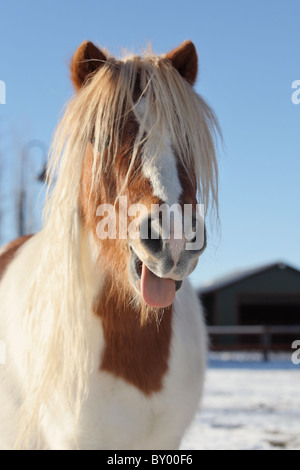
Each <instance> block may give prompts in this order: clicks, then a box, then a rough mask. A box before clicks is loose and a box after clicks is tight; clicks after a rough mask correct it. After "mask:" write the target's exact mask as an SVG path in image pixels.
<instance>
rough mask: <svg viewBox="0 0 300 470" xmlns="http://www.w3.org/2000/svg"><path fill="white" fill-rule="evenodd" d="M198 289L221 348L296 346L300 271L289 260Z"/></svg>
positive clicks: (299, 325) (299, 336)
mask: <svg viewBox="0 0 300 470" xmlns="http://www.w3.org/2000/svg"><path fill="white" fill-rule="evenodd" d="M198 293H199V298H200V299H201V301H202V303H203V304H204V307H205V312H206V320H207V324H208V325H209V326H211V328H210V331H211V333H213V335H214V338H213V345H215V346H216V347H218V346H220V347H222V346H224V345H228V346H230V345H231V346H232V348H234V347H236V348H238V347H243V348H244V349H245V347H246V346H247V345H248V346H251V345H254V344H264V345H265V347H267V346H268V347H270V344H272V348H273V349H276V348H277V349H287V348H289V349H290V348H291V342H292V341H293V340H295V339H300V271H299V270H297V269H295V268H293V267H291V266H288V265H287V264H285V263H282V262H278V263H274V264H270V265H267V266H262V267H258V268H256V269H252V270H247V271H243V272H239V273H236V274H234V275H232V276H227V277H225V278H222V279H219V280H217V281H215V282H213V283H211V284H209V285H206V286H205V287H202V288H201V289H199V292H198ZM222 332H223V333H224V334H225V333H227V334H226V336H224V335H222V336H221V333H222ZM236 332H239V333H238V334H234V333H236ZM264 333H265V334H264ZM258 338H260V341H258Z"/></svg>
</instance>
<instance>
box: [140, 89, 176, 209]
mask: <svg viewBox="0 0 300 470" xmlns="http://www.w3.org/2000/svg"><path fill="white" fill-rule="evenodd" d="M136 112H137V115H138V117H139V119H140V120H143V118H144V114H145V98H142V99H141V100H140V101H139V103H138V105H137V106H136ZM154 123H155V116H154V115H149V116H148V119H147V122H146V124H147V127H149V128H151V127H152V126H154ZM158 149H159V150H158ZM142 168H143V173H144V176H145V177H146V178H148V179H149V180H150V182H151V185H152V188H153V194H154V196H157V197H158V198H160V199H161V200H162V201H163V202H165V203H166V204H169V205H170V206H171V205H172V204H176V203H178V201H179V197H180V195H181V192H182V188H181V184H180V181H179V178H178V171H177V165H176V158H175V155H174V152H173V149H172V145H171V139H170V135H169V132H168V131H167V130H165V132H164V135H163V136H162V135H161V133H160V132H153V133H151V134H150V136H149V137H148V139H147V142H146V143H145V146H144V151H143V153H142Z"/></svg>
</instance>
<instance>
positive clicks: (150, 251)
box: [130, 216, 206, 307]
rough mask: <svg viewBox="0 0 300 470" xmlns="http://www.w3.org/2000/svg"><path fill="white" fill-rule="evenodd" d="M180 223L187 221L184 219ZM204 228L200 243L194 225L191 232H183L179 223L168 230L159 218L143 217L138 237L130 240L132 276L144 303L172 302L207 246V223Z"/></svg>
mask: <svg viewBox="0 0 300 470" xmlns="http://www.w3.org/2000/svg"><path fill="white" fill-rule="evenodd" d="M180 224H181V225H180V226H183V225H184V224H183V221H182V220H181V221H180ZM195 226H196V225H195ZM198 229H199V227H198ZM201 231H202V232H203V236H202V240H201V243H199V237H198V239H197V234H196V233H195V232H194V231H193V230H191V227H190V231H189V232H188V234H186V233H185V234H184V233H181V234H180V233H179V232H180V231H179V229H178V227H177V229H176V227H172V228H170V230H169V227H166V226H164V225H163V221H162V220H161V219H159V218H153V217H150V216H146V217H144V218H143V219H142V220H141V222H140V231H139V238H138V239H136V240H132V241H131V242H130V278H131V280H132V283H133V285H134V287H135V288H136V289H137V290H138V291H139V292H140V293H141V295H142V297H143V300H144V301H145V303H147V304H148V305H150V306H152V307H166V306H168V305H170V304H171V303H172V302H173V300H174V297H175V293H176V291H177V290H178V289H180V287H181V285H182V281H183V279H185V278H186V277H187V276H188V275H189V274H191V272H192V271H193V270H194V269H195V267H196V265H197V262H198V257H199V255H200V254H201V252H202V251H203V250H204V247H205V239H206V237H205V230H204V225H203V226H202V228H201ZM179 235H180V236H179ZM200 235H201V233H200ZM195 245H196V247H195Z"/></svg>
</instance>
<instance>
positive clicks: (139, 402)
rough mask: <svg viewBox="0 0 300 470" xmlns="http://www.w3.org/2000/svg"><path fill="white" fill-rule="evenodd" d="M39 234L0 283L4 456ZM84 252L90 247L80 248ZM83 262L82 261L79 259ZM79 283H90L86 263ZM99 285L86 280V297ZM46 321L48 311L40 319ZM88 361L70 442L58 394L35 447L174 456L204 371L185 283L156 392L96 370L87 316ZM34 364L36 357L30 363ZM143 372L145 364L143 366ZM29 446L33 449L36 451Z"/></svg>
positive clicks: (19, 390) (17, 400) (22, 384)
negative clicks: (167, 451) (166, 362)
mask: <svg viewBox="0 0 300 470" xmlns="http://www.w3.org/2000/svg"><path fill="white" fill-rule="evenodd" d="M41 240H42V237H41V236H40V234H38V235H36V236H35V237H33V238H32V239H30V240H29V241H28V242H27V243H26V244H25V245H24V246H23V247H21V248H20V250H19V252H18V254H17V256H16V257H15V259H14V260H13V261H12V263H11V264H10V266H9V268H8V269H7V271H6V274H5V276H4V278H3V279H2V281H1V283H0V305H1V309H0V340H2V341H5V343H6V348H7V364H6V365H1V364H0V448H1V449H10V448H12V447H13V446H14V443H15V440H16V438H17V428H18V426H17V413H18V408H19V406H20V404H21V403H22V399H23V396H24V395H25V394H26V377H25V376H24V368H23V355H24V350H25V345H26V342H27V340H29V341H30V338H26V337H25V336H24V335H25V332H24V330H23V329H22V326H21V325H22V308H23V305H24V302H25V299H26V295H27V292H28V287H29V282H30V274H31V273H30V269H31V268H30V266H32V264H34V263H32V260H34V259H35V255H36V253H38V252H39V249H40V243H41ZM87 246H89V245H87ZM86 260H87V261H89V260H88V258H86ZM86 265H87V266H86V269H85V277H86V279H87V278H88V277H89V275H90V273H91V272H92V269H90V273H89V262H87V263H86ZM100 285H101V279H96V280H95V278H94V277H93V281H92V277H91V278H90V281H89V286H90V290H89V292H88V295H89V297H90V298H92V297H93V296H94V294H95V291H96V289H97V288H99V286H100ZM45 315H47V312H45ZM86 325H87V329H88V338H89V349H90V353H91V355H92V359H93V370H92V371H91V374H90V378H89V384H88V396H87V400H86V401H85V403H84V405H83V408H82V410H81V413H80V416H79V424H78V433H77V436H76V439H74V428H73V420H72V416H70V413H69V411H68V410H67V409H66V408H64V406H63V405H62V403H61V402H60V399H59V398H60V397H59V395H57V396H53V397H52V402H51V403H50V404H48V406H47V408H46V409H45V417H44V420H43V421H42V425H41V431H42V432H41V435H42V440H41V442H40V443H39V447H41V448H46V449H74V448H80V449H175V448H177V447H178V446H179V443H180V440H181V438H182V434H183V433H184V431H185V429H186V428H187V426H188V425H189V423H190V421H191V419H192V417H193V415H194V413H195V411H196V409H197V406H198V401H199V397H200V395H201V390H202V385H203V376H204V369H205V351H206V336H205V329H204V325H203V319H202V313H201V311H200V306H199V303H198V299H197V297H196V294H195V293H194V291H193V290H192V288H191V286H190V284H189V282H188V281H185V282H184V285H183V287H182V289H181V290H180V291H179V292H178V293H177V295H176V299H175V303H174V315H173V323H172V344H171V348H170V351H171V356H170V360H169V371H168V373H167V375H166V376H165V378H164V386H163V389H162V390H161V391H160V392H159V393H154V394H152V395H151V396H150V397H147V396H145V395H144V394H143V393H142V392H140V391H139V390H138V389H136V388H135V387H134V386H132V385H130V384H128V383H126V382H125V381H123V380H122V379H119V378H116V377H114V376H113V375H111V374H109V373H107V372H103V371H100V370H99V363H100V357H101V351H102V350H103V347H104V340H103V332H102V326H101V321H100V319H99V318H97V317H96V316H95V315H94V314H93V313H92V311H89V312H88V314H87V318H86ZM37 360H39V358H37ZM145 367H147V364H145ZM37 446H38V444H37V442H36V441H35V440H34V441H33V444H32V447H33V448H36V447H37Z"/></svg>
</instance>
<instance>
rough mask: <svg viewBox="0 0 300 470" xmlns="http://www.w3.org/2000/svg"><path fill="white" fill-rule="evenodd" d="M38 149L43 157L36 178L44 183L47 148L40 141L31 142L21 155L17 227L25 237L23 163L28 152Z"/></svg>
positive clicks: (27, 156)
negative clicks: (41, 167) (41, 165)
mask: <svg viewBox="0 0 300 470" xmlns="http://www.w3.org/2000/svg"><path fill="white" fill-rule="evenodd" d="M35 147H37V148H40V149H41V150H42V152H43V153H42V155H43V160H44V162H43V171H42V172H41V174H40V175H39V176H38V177H37V178H36V179H37V180H38V181H45V174H46V155H47V148H46V145H45V144H44V143H43V142H42V141H40V140H36V139H35V140H31V141H30V142H28V143H27V144H26V145H25V147H24V149H23V151H22V154H21V181H20V184H21V189H20V192H19V201H18V225H19V235H20V236H23V235H27V233H26V231H27V230H26V228H27V227H26V206H27V204H26V199H27V192H26V184H25V162H26V160H27V159H28V158H29V155H30V150H32V149H33V148H35Z"/></svg>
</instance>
